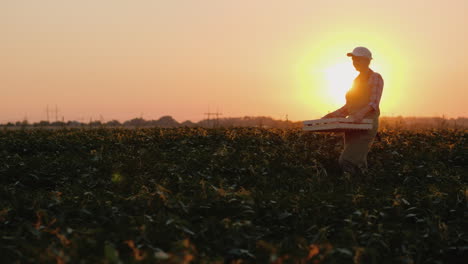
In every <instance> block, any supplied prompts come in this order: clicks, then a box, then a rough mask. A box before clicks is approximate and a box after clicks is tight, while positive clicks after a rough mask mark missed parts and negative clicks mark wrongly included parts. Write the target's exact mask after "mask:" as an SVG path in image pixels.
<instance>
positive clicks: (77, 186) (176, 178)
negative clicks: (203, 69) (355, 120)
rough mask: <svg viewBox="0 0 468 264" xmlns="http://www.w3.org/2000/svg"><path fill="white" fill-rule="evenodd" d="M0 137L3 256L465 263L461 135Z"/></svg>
mask: <svg viewBox="0 0 468 264" xmlns="http://www.w3.org/2000/svg"><path fill="white" fill-rule="evenodd" d="M380 135H381V140H379V141H376V142H375V143H374V145H373V148H372V150H371V152H370V154H369V158H368V160H369V165H370V171H369V174H368V175H367V176H366V177H354V178H343V177H342V176H341V173H340V170H339V168H337V160H338V156H339V154H340V151H341V148H342V137H341V136H340V135H339V134H317V133H316V134H314V133H310V132H303V131H301V130H300V129H265V128H229V129H221V128H219V129H204V128H175V129H162V128H149V129H117V128H116V129H111V128H102V129H88V130H85V129H61V130H41V129H31V130H15V131H12V130H4V131H1V132H0V161H1V162H0V256H1V261H2V263H466V262H465V261H466V260H467V259H468V150H467V149H468V146H467V135H466V130H424V131H382V132H381V133H380Z"/></svg>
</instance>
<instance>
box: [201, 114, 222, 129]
mask: <svg viewBox="0 0 468 264" xmlns="http://www.w3.org/2000/svg"><path fill="white" fill-rule="evenodd" d="M204 115H206V116H208V118H207V119H208V124H209V123H210V116H216V119H215V120H213V121H214V122H213V127H216V126H219V116H220V115H222V113H220V112H215V113H210V112H208V113H204Z"/></svg>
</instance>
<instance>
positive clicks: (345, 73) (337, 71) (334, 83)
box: [323, 62, 357, 104]
mask: <svg viewBox="0 0 468 264" xmlns="http://www.w3.org/2000/svg"><path fill="white" fill-rule="evenodd" d="M323 76H324V78H325V87H324V88H325V89H326V95H327V99H328V100H330V101H333V102H334V103H337V104H344V103H345V94H346V92H347V91H348V90H349V89H350V88H351V85H352V83H353V80H354V78H355V77H356V76H357V72H356V71H355V70H354V68H353V65H350V63H349V62H348V63H338V64H335V65H332V66H330V67H328V68H326V69H325V70H324V73H323Z"/></svg>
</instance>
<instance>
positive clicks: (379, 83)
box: [335, 72, 384, 115]
mask: <svg viewBox="0 0 468 264" xmlns="http://www.w3.org/2000/svg"><path fill="white" fill-rule="evenodd" d="M368 84H369V85H370V87H371V89H372V90H371V96H370V99H369V106H371V107H372V109H374V111H377V110H379V104H380V98H381V97H382V91H383V86H384V81H383V78H382V76H381V75H380V74H379V73H377V72H373V73H372V76H371V77H370V78H369V80H368ZM335 113H336V114H338V115H348V109H347V108H346V105H344V106H343V107H341V108H340V109H338V110H336V112H335Z"/></svg>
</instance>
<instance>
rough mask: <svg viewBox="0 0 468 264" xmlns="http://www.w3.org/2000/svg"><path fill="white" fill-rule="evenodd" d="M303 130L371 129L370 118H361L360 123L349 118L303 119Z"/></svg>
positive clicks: (341, 130) (371, 121) (338, 130)
mask: <svg viewBox="0 0 468 264" xmlns="http://www.w3.org/2000/svg"><path fill="white" fill-rule="evenodd" d="M303 123H304V126H303V128H302V129H303V130H304V131H313V132H344V131H347V130H368V129H372V123H373V120H372V119H363V120H362V121H361V122H360V123H356V122H353V120H352V119H350V118H323V119H316V120H307V121H304V122H303Z"/></svg>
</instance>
